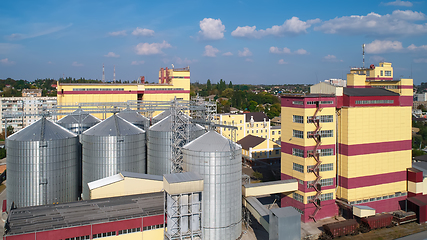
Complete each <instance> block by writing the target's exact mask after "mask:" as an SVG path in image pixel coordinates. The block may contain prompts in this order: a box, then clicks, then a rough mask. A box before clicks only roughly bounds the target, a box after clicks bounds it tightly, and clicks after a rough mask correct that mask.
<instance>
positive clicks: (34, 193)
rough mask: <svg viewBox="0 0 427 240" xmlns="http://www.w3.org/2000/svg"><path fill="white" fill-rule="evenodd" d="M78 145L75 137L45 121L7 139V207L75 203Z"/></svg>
mask: <svg viewBox="0 0 427 240" xmlns="http://www.w3.org/2000/svg"><path fill="white" fill-rule="evenodd" d="M78 144H79V139H78V136H77V135H76V134H74V133H72V132H70V131H68V130H67V129H65V128H63V127H61V126H59V125H58V124H56V123H54V122H51V121H49V120H47V119H45V118H41V119H40V120H38V121H36V122H35V123H33V124H31V125H30V126H28V127H26V128H24V129H22V130H20V131H18V132H16V133H15V134H13V135H11V136H10V137H8V138H7V140H6V149H7V160H6V161H7V188H6V191H7V204H8V208H9V207H10V205H11V204H12V202H14V203H15V206H17V207H26V206H36V205H45V204H52V203H57V202H59V203H62V202H70V201H76V200H77V198H78V196H79V189H78V176H79V173H78V171H79V170H78V159H79V156H78V153H79V152H78Z"/></svg>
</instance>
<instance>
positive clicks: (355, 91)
mask: <svg viewBox="0 0 427 240" xmlns="http://www.w3.org/2000/svg"><path fill="white" fill-rule="evenodd" d="M344 95H347V96H350V97H352V96H359V97H370V96H399V94H398V93H395V92H392V91H389V90H386V89H383V88H344Z"/></svg>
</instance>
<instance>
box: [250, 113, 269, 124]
mask: <svg viewBox="0 0 427 240" xmlns="http://www.w3.org/2000/svg"><path fill="white" fill-rule="evenodd" d="M252 116H253V117H254V121H255V122H263V121H264V118H265V120H266V121H268V119H269V118H268V117H267V115H265V113H263V112H251V113H245V121H246V122H250V121H251V117H252Z"/></svg>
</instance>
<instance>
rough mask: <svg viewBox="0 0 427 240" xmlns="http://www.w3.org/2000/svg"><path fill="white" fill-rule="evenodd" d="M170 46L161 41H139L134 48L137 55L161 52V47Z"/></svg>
mask: <svg viewBox="0 0 427 240" xmlns="http://www.w3.org/2000/svg"><path fill="white" fill-rule="evenodd" d="M171 47H172V46H171V45H170V44H169V43H168V42H166V41H163V42H161V43H140V44H138V45H136V47H135V50H136V54H138V55H152V54H161V53H163V52H162V49H165V48H171Z"/></svg>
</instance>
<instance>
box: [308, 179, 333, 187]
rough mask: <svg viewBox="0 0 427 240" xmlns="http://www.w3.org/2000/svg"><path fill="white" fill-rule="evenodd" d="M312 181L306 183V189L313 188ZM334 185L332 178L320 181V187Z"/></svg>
mask: <svg viewBox="0 0 427 240" xmlns="http://www.w3.org/2000/svg"><path fill="white" fill-rule="evenodd" d="M313 183H314V181H308V182H307V188H311V187H313V186H312V185H311V184H313ZM333 185H334V179H333V178H325V179H321V180H320V186H322V187H327V186H333Z"/></svg>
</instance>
